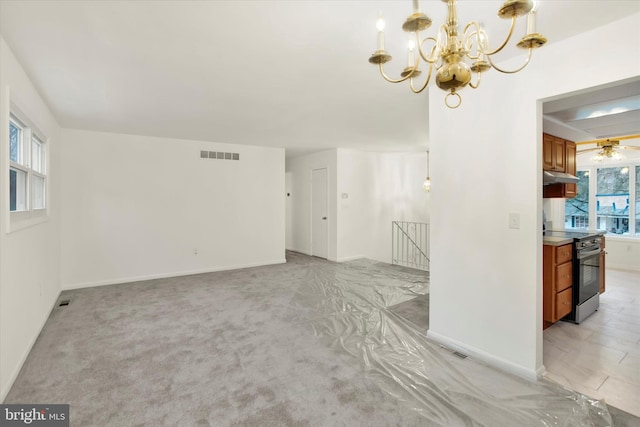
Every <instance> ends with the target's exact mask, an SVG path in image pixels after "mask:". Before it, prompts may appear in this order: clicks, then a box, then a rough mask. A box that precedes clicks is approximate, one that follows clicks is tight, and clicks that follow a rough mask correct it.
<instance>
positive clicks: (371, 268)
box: [5, 253, 610, 426]
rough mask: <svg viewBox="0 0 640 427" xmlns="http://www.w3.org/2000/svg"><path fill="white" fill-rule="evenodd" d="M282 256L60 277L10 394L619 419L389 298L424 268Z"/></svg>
mask: <svg viewBox="0 0 640 427" xmlns="http://www.w3.org/2000/svg"><path fill="white" fill-rule="evenodd" d="M287 259H288V263H287V264H283V265H276V266H267V267H259V268H252V269H245V270H237V271H229V272H220V273H210V274H202V275H194V276H185V277H178V278H171V279H160V280H152V281H144V282H136V283H129V284H122V285H113V286H103V287H96V288H88V289H80V290H74V291H67V292H64V293H63V294H62V296H61V299H71V300H72V301H71V304H70V305H69V306H67V307H61V308H56V309H54V310H53V312H52V313H51V316H50V318H49V320H48V321H47V323H46V325H45V327H44V329H43V331H42V333H41V335H40V337H39V338H38V340H37V342H36V343H35V345H34V348H33V350H32V351H31V353H30V355H29V357H28V359H27V361H26V363H25V366H24V368H23V370H22V371H21V373H20V375H19V377H18V379H17V380H16V382H15V384H14V386H13V388H12V389H11V391H10V393H9V395H8V397H7V399H6V400H5V403H17V402H21V403H69V404H70V405H71V417H70V418H71V425H73V426H76V425H77V426H130V425H149V426H165V425H185V426H193V425H200V426H208V425H211V426H214V425H215V426H218V425H241V426H306V425H309V426H325V425H328V426H333V425H349V426H360V425H363V426H364V425H368V426H388V425H401V426H414V425H415V426H457V425H464V426H475V425H491V426H500V425H519V426H525V425H548V426H552V425H580V424H569V423H566V421H567V420H574V421H576V422H578V423H580V422H581V421H583V420H587V421H588V422H590V423H591V424H590V425H593V426H600V425H607V424H606V422H607V420H609V421H610V418H609V414H608V413H607V412H606V408H605V409H604V411H603V409H602V408H603V406H602V405H599V404H598V402H593V401H590V400H588V399H586V398H584V396H580V395H577V394H575V393H572V392H569V391H567V390H564V389H562V388H560V387H557V386H554V385H552V384H548V383H541V382H538V383H530V382H528V381H525V380H522V379H520V378H517V377H514V376H511V375H507V374H503V373H500V372H498V371H496V370H493V369H490V368H488V367H486V366H482V365H481V364H477V363H476V362H474V361H472V360H470V359H464V360H460V359H457V358H456V357H455V356H451V354H450V353H449V352H448V351H446V350H445V349H442V348H440V347H438V346H434V345H433V344H431V343H429V342H428V341H427V340H426V339H425V338H424V332H425V331H424V330H420V329H419V327H418V326H416V323H419V320H415V319H414V320H409V321H407V319H404V318H403V317H402V316H400V315H398V314H397V313H395V312H394V311H393V310H388V309H387V308H388V307H391V306H396V307H397V305H398V304H401V303H404V302H405V301H409V300H411V299H413V298H415V297H416V296H420V295H424V294H426V293H427V292H428V283H427V276H426V274H424V273H422V272H419V271H408V270H407V269H398V268H395V267H392V266H389V265H386V264H381V263H376V262H372V261H368V260H361V261H354V262H350V263H344V264H336V263H331V262H327V261H324V260H319V259H317V258H312V257H307V256H304V255H300V254H295V253H288V254H287ZM419 311H420V310H418V312H419ZM513 422H515V423H516V424H513ZM563 422H565V424H562V423H563ZM505 423H507V424H505Z"/></svg>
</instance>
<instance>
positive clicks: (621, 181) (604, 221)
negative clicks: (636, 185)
mask: <svg viewBox="0 0 640 427" xmlns="http://www.w3.org/2000/svg"><path fill="white" fill-rule="evenodd" d="M596 189H597V190H596V191H597V192H596V215H597V217H596V221H597V222H596V226H597V228H598V230H606V231H607V232H609V233H613V234H629V200H630V198H629V167H628V166H623V167H617V168H598V175H597V185H596Z"/></svg>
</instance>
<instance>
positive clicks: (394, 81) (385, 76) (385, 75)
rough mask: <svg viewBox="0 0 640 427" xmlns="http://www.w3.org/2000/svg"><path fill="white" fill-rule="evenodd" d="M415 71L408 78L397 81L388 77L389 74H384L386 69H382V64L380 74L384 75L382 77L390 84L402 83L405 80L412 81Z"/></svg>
mask: <svg viewBox="0 0 640 427" xmlns="http://www.w3.org/2000/svg"><path fill="white" fill-rule="evenodd" d="M413 71H415V69H414V70H413ZM413 71H412V72H411V73H410V74H408V75H407V76H405V77H402V78H400V79H397V80H395V79H392V78H391V77H389V76H387V74H386V73H385V72H384V69H383V68H382V64H380V74H382V77H383V78H384V79H385V80H386V81H388V82H389V83H402V82H404V81H405V80H408V79H410V78H411V76H413Z"/></svg>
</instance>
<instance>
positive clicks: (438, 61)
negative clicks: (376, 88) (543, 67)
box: [369, 0, 547, 108]
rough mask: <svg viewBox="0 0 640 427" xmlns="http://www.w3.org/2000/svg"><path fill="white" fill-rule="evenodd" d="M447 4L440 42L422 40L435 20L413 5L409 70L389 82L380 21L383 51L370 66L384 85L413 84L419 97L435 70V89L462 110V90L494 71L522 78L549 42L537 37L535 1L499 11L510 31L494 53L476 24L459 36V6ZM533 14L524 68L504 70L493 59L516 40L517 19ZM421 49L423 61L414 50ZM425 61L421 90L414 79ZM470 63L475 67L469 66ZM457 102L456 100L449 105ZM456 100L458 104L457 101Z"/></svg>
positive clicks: (516, 0) (524, 43)
mask: <svg viewBox="0 0 640 427" xmlns="http://www.w3.org/2000/svg"><path fill="white" fill-rule="evenodd" d="M442 1H443V2H444V3H447V7H448V13H447V21H446V23H445V24H443V25H442V26H441V27H440V28H439V30H438V34H437V37H425V38H422V39H421V35H420V32H421V31H424V30H426V29H427V28H429V27H430V26H431V19H430V18H429V17H428V16H427V15H425V14H424V13H422V12H421V11H420V4H419V0H413V14H411V15H409V17H408V18H407V19H406V21H405V22H404V24H403V25H402V29H403V30H404V31H406V32H408V33H414V34H415V40H414V39H412V38H411V37H410V38H409V45H408V65H407V67H406V68H405V69H404V70H403V71H402V73H400V78H399V79H392V78H390V77H389V76H388V75H387V74H386V73H385V72H384V68H383V64H385V63H387V62H389V61H391V55H389V54H388V53H387V51H385V50H384V27H385V23H384V20H383V19H382V16H381V17H380V18H378V22H377V24H376V27H377V29H378V48H377V50H376V52H375V53H374V54H373V55H371V57H370V58H369V62H370V63H372V64H376V65H378V66H379V67H380V73H381V74H382V77H384V79H385V80H387V81H388V82H391V83H400V82H403V81H405V80H409V81H410V84H411V90H412V91H413V92H414V93H420V92H422V91H423V90H424V89H425V88H426V87H427V85H428V84H429V81H430V80H431V75H432V73H433V68H434V66H435V67H436V76H435V79H436V85H437V86H438V87H439V88H440V89H442V90H444V91H448V92H449V93H448V94H447V96H446V97H445V100H444V102H445V104H446V105H447V107H449V108H458V107H459V106H460V104H461V103H462V98H461V97H460V94H459V93H458V90H460V89H462V88H463V87H465V86H467V85H469V86H471V87H472V88H473V89H476V88H477V87H478V86H479V85H480V77H481V75H482V73H483V72H485V71H487V70H489V69H491V68H494V69H496V70H498V71H500V72H502V73H509V74H510V73H517V72H518V71H520V70H522V69H523V68H524V67H526V66H527V64H529V61H530V60H531V53H532V51H533V49H535V48H538V47H540V46H542V45H544V44H545V43H546V42H547V39H546V38H544V37H543V36H541V35H540V34H538V33H536V32H535V14H536V10H535V8H534V4H533V1H531V0H507V1H505V3H504V4H503V5H502V7H501V8H500V10H499V11H498V16H499V17H500V18H503V19H508V18H511V27H510V29H509V33H508V34H507V37H506V39H505V40H504V41H503V42H502V43H501V44H500V45H499V46H498V47H497V48H495V49H491V48H490V47H489V40H488V37H487V34H486V33H485V31H484V30H483V29H482V27H480V24H478V22H476V21H471V22H470V23H468V24H467V25H466V26H465V27H464V31H463V32H462V34H461V35H460V34H459V33H458V13H457V3H458V2H457V0H442ZM526 14H528V15H529V17H528V22H527V34H526V35H525V36H524V37H522V39H521V40H520V41H519V42H518V44H517V46H518V47H519V48H522V49H528V50H529V54H528V56H527V59H526V61H525V62H524V64H523V65H522V66H520V67H519V68H517V69H515V70H504V69H502V68H500V67H498V66H497V65H496V64H495V63H494V62H493V61H492V58H491V57H492V56H493V55H495V54H496V53H498V52H500V51H501V50H502V49H504V47H505V46H507V44H508V43H509V41H510V40H511V36H512V35H513V31H514V28H515V25H516V20H517V19H518V17H520V16H523V15H526ZM416 48H417V53H418V55H417V56H416V55H415V52H414V50H415V49H416ZM420 59H422V60H423V61H424V62H425V63H426V64H427V66H428V68H429V70H428V73H427V78H426V80H425V82H424V83H423V84H422V86H420V87H418V88H416V86H415V85H414V79H415V78H416V77H418V76H419V75H420V74H421V73H422V71H421V70H420V69H419V68H418V67H419V65H420ZM466 61H470V62H471V65H469V64H468V63H467V62H466ZM473 73H475V74H476V79H475V82H472V81H471V80H472V75H473ZM450 97H451V98H453V99H450ZM456 98H457V99H456ZM456 101H457V102H456Z"/></svg>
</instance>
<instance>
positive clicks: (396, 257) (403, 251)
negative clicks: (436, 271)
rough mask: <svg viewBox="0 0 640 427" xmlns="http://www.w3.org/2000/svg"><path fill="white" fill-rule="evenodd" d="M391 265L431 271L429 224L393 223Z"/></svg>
mask: <svg viewBox="0 0 640 427" xmlns="http://www.w3.org/2000/svg"><path fill="white" fill-rule="evenodd" d="M391 263H392V264H397V265H403V266H405V267H411V268H416V269H419V270H425V271H429V224H426V223H423V222H408V221H392V223H391Z"/></svg>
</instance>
